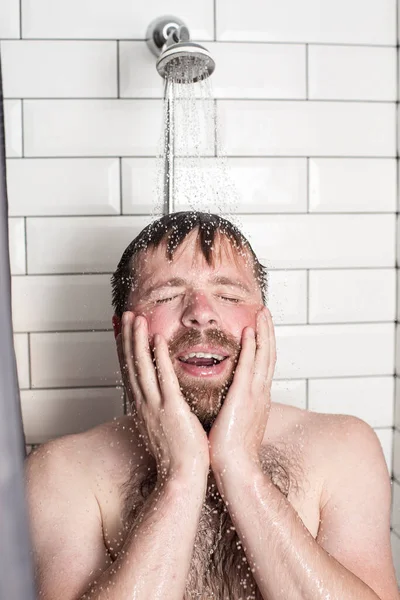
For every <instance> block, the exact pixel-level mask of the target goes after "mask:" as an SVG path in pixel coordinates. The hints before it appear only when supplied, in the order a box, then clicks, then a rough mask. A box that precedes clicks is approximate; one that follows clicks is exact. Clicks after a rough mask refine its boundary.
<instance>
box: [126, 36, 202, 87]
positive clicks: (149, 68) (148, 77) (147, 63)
mask: <svg viewBox="0 0 400 600" xmlns="http://www.w3.org/2000/svg"><path fill="white" fill-rule="evenodd" d="M207 46H208V44H207ZM156 62H157V57H156V56H155V55H154V54H153V53H152V52H150V50H149V47H148V46H147V44H146V42H145V41H140V42H124V41H121V42H120V43H119V85H120V95H121V98H163V97H164V88H165V80H164V79H163V77H161V76H160V75H159V74H158V72H157V69H156Z"/></svg>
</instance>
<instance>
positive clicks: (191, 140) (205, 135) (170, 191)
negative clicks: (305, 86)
mask: <svg viewBox="0 0 400 600" xmlns="http://www.w3.org/2000/svg"><path fill="white" fill-rule="evenodd" d="M196 60H197V59H194V60H193V59H191V60H190V59H188V58H187V57H180V58H177V59H175V60H174V61H173V63H172V64H171V65H170V71H169V73H168V75H167V77H166V80H165V93H164V106H163V131H162V135H161V139H160V142H159V151H158V157H157V169H156V185H155V187H156V190H155V198H156V201H155V203H154V208H155V212H154V216H155V217H158V216H161V215H162V214H165V213H166V212H168V213H172V212H177V211H180V210H200V211H203V212H212V213H218V214H220V215H221V216H224V217H226V218H228V219H229V220H231V221H234V222H235V224H237V225H238V226H239V224H238V223H237V218H235V216H234V215H235V213H237V211H238V205H239V195H238V192H237V189H236V187H235V184H234V181H233V178H232V176H231V174H230V173H229V168H228V164H227V158H226V154H225V152H224V149H223V147H222V143H221V136H220V130H219V124H218V118H217V103H216V100H215V99H214V97H213V90H212V77H208V76H207V73H206V72H205V71H204V70H203V71H201V67H200V63H198V62H196ZM182 80H185V81H186V82H187V83H182V82H181V81H182Z"/></svg>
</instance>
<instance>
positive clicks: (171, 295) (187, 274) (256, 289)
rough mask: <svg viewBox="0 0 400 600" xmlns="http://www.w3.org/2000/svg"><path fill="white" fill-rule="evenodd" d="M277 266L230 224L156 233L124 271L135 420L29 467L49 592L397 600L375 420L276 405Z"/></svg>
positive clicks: (235, 599) (132, 250)
mask: <svg viewBox="0 0 400 600" xmlns="http://www.w3.org/2000/svg"><path fill="white" fill-rule="evenodd" d="M267 283H268V281H267V272H266V270H265V268H264V267H263V266H262V265H261V264H260V262H259V260H258V259H257V257H256V255H255V254H254V252H253V250H252V248H251V246H250V244H249V243H248V241H247V240H246V239H245V238H244V236H243V235H242V233H241V232H240V231H239V229H238V228H237V227H235V226H234V225H233V224H232V223H230V222H229V221H227V220H226V219H223V218H222V217H220V216H217V215H210V214H206V213H199V212H187V213H185V212H183V213H175V214H172V215H168V216H165V217H163V218H161V219H159V220H157V221H155V222H154V223H152V224H151V225H149V226H148V227H146V228H145V229H144V230H143V231H142V232H141V233H140V234H139V235H138V237H137V238H136V239H135V240H134V241H133V242H132V243H131V244H130V245H129V246H128V248H127V249H126V250H125V252H124V254H123V256H122V258H121V260H120V262H119V265H118V267H117V269H116V271H115V273H114V274H113V277H112V286H113V306H114V313H115V314H114V317H113V326H114V334H115V338H116V345H117V351H118V356H119V361H120V366H121V373H122V376H123V382H124V387H125V391H126V394H127V398H128V401H129V407H130V410H129V413H128V414H127V415H126V416H124V417H122V418H120V419H118V420H116V421H113V422H111V423H105V424H103V425H101V426H98V427H95V428H93V429H91V430H89V431H87V432H85V433H81V434H75V435H70V436H64V437H62V438H59V439H57V440H52V441H50V442H48V443H47V444H44V445H43V446H41V447H40V448H39V449H38V450H37V451H35V452H34V453H32V454H31V455H30V456H29V458H28V459H27V461H26V480H27V497H28V504H29V510H30V516H31V531H32V541H33V548H34V552H33V556H34V564H35V573H36V581H37V585H38V591H39V597H41V598H43V599H45V600H60V599H62V600H77V599H80V598H91V599H92V600H94V599H95V600H105V599H108V600H132V599H134V600H150V599H151V600H153V599H156V598H162V599H163V600H182V599H184V600H189V599H191V598H198V599H201V600H209V599H211V598H213V599H217V600H262V599H263V600H278V599H285V600H306V599H307V600H314V599H315V600H322V599H325V600H328V599H329V600H339V599H340V600H361V599H363V600H398V598H399V595H398V589H397V584H396V577H395V572H394V566H393V559H392V553H391V547H390V505H391V484H390V476H389V473H388V470H387V466H386V462H385V458H384V455H383V452H382V448H381V446H380V443H379V439H378V438H377V436H376V434H375V432H374V430H373V429H372V428H371V427H370V426H369V425H368V424H366V423H365V422H364V421H362V420H361V419H358V418H356V417H351V416H346V415H329V414H321V413H313V412H308V411H306V410H301V409H298V408H295V407H293V406H289V405H284V404H279V403H276V402H272V400H271V383H272V379H273V374H274V368H275V362H276V345H275V334H274V326H273V321H272V317H271V313H270V311H269V309H268V308H267V307H266V299H267Z"/></svg>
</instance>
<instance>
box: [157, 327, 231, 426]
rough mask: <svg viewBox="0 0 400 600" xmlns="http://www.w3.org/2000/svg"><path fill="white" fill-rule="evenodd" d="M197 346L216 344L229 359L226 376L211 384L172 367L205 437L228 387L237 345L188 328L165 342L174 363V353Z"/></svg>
mask: <svg viewBox="0 0 400 600" xmlns="http://www.w3.org/2000/svg"><path fill="white" fill-rule="evenodd" d="M200 344H204V345H213V344H216V345H218V347H220V348H223V349H224V350H226V351H227V352H226V353H227V354H229V357H228V358H226V359H225V360H226V361H229V362H230V365H227V367H228V368H227V369H226V371H227V372H226V374H225V375H224V376H223V377H220V378H218V380H217V381H215V379H216V377H214V378H213V379H214V381H210V380H209V379H201V378H195V377H193V376H190V375H188V374H187V373H183V372H179V371H177V369H176V368H175V367H174V368H175V373H176V376H177V378H178V382H179V386H180V389H181V392H182V394H183V396H184V398H185V400H186V402H187V403H188V405H189V407H190V409H191V410H192V411H193V412H194V414H195V415H196V416H197V417H198V419H199V421H200V423H201V424H202V426H203V428H204V430H205V431H206V433H207V434H208V433H209V432H210V429H211V427H212V426H213V423H214V421H215V419H216V418H217V416H218V413H219V411H220V410H221V407H222V405H223V403H224V400H225V398H226V395H227V393H228V390H229V388H230V386H231V384H232V381H233V377H234V374H235V366H236V364H237V362H238V358H239V354H240V349H241V346H240V344H239V343H238V342H237V341H236V339H235V338H234V337H233V336H231V335H229V334H226V333H224V332H223V331H221V330H219V329H206V330H205V331H203V333H201V332H200V331H199V330H198V329H188V330H185V331H183V332H182V333H180V334H178V335H176V336H174V337H173V338H172V339H171V340H170V342H169V343H168V349H169V354H170V356H171V359H172V360H174V359H175V357H176V355H177V354H178V353H181V352H184V351H185V350H187V349H189V348H191V347H193V346H195V345H200ZM175 360H178V359H175ZM196 379H197V380H196Z"/></svg>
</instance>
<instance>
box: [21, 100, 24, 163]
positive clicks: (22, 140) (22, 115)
mask: <svg viewBox="0 0 400 600" xmlns="http://www.w3.org/2000/svg"><path fill="white" fill-rule="evenodd" d="M24 131H25V124H24V101H23V100H21V158H25V136H24Z"/></svg>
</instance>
